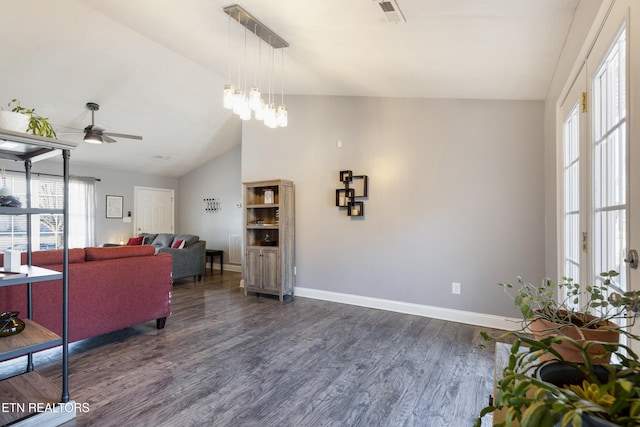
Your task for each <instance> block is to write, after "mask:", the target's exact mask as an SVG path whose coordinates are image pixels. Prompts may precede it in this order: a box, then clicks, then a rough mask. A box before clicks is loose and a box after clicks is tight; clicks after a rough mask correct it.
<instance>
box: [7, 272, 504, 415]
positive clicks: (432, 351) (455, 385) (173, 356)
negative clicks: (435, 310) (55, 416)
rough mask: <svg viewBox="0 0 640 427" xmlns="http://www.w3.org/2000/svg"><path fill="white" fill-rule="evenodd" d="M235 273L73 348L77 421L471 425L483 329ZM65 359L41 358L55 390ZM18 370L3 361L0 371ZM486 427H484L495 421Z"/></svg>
mask: <svg viewBox="0 0 640 427" xmlns="http://www.w3.org/2000/svg"><path fill="white" fill-rule="evenodd" d="M239 282H240V275H239V273H233V272H225V273H224V274H222V275H221V274H220V272H219V271H214V273H213V274H209V273H207V275H205V277H204V279H203V280H202V281H201V282H197V283H196V282H193V281H192V280H190V279H182V280H180V281H177V283H176V284H175V286H174V292H173V314H172V316H171V317H170V318H169V319H168V320H167V325H166V328H165V329H164V330H160V331H159V330H157V329H155V322H148V323H146V324H143V325H138V326H136V327H132V328H127V329H124V330H121V331H118V332H114V333H111V334H107V335H103V336H101V337H96V338H91V339H88V340H84V341H81V342H78V343H74V344H72V346H71V349H70V354H71V357H70V377H69V384H70V394H71V398H72V399H73V400H75V401H76V402H78V403H86V404H88V408H89V410H88V412H82V411H81V410H79V411H78V413H77V418H76V419H75V420H73V421H70V422H68V423H66V424H65V426H67V427H73V426H118V427H122V426H171V427H175V426H234V427H235V426H260V427H269V426H296V427H299V426H367V427H370V426H436V427H439V426H452V427H460V426H470V425H472V424H473V421H474V419H475V418H476V417H477V415H478V413H479V412H480V409H481V408H483V407H484V406H485V405H486V403H487V399H488V396H489V395H490V394H492V392H493V355H494V351H493V347H492V346H489V347H487V348H485V349H481V348H480V347H479V344H480V342H481V337H480V331H481V330H482V328H478V327H472V326H468V325H463V324H458V323H452V322H445V321H441V320H435V319H429V318H424V317H417V316H411V315H405V314H399V313H393V312H387V311H382V310H375V309H368V308H362V307H355V306H349V305H344V304H337V303H331V302H326V301H317V300H313V299H308V298H300V297H297V298H295V299H294V300H291V299H289V298H287V299H285V302H284V303H281V302H279V301H278V299H277V298H273V297H268V296H260V297H258V296H256V295H250V296H248V297H245V296H244V295H243V294H242V292H241V291H240V288H238V285H239ZM59 359H60V351H59V350H53V351H45V352H40V353H38V354H36V355H35V362H36V366H38V370H39V371H40V372H41V373H42V374H43V375H44V376H45V377H47V378H48V379H49V380H51V381H52V382H54V383H55V384H60V382H61V378H60V372H59V365H60V362H59ZM19 369H22V364H21V363H19V362H10V363H5V364H4V365H2V366H0V374H2V376H3V377H5V376H7V371H10V370H19ZM487 425H489V424H488V423H487Z"/></svg>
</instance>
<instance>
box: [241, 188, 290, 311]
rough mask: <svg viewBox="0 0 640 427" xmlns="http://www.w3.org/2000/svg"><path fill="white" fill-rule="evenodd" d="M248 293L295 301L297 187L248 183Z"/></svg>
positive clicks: (245, 285)
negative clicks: (286, 297)
mask: <svg viewBox="0 0 640 427" xmlns="http://www.w3.org/2000/svg"><path fill="white" fill-rule="evenodd" d="M244 207H245V209H244V247H245V254H244V255H245V259H244V267H243V276H244V277H243V279H244V293H245V295H247V293H248V292H255V293H262V294H270V295H278V297H279V298H280V301H283V300H284V296H285V295H291V296H292V297H293V288H294V281H295V277H294V231H295V214H294V185H293V182H291V181H286V180H270V181H258V182H245V183H244Z"/></svg>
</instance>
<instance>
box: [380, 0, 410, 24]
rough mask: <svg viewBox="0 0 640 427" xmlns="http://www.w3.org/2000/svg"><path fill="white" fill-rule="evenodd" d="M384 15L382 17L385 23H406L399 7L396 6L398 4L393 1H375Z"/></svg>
mask: <svg viewBox="0 0 640 427" xmlns="http://www.w3.org/2000/svg"><path fill="white" fill-rule="evenodd" d="M376 1H378V4H379V5H380V8H381V9H382V12H383V13H384V17H385V19H386V20H387V22H394V23H398V22H407V20H406V19H405V17H404V15H403V14H402V11H401V10H400V7H399V6H398V2H396V1H395V0H391V1H385V0H376Z"/></svg>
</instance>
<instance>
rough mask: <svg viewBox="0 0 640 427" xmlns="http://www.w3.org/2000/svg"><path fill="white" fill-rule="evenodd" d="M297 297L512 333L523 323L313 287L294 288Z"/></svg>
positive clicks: (500, 317)
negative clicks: (511, 331)
mask: <svg viewBox="0 0 640 427" xmlns="http://www.w3.org/2000/svg"><path fill="white" fill-rule="evenodd" d="M295 296H296V297H305V298H313V299H318V300H323V301H332V302H339V303H343V304H350V305H357V306H360V307H368V308H377V309H380V310H387V311H395V312H397V313H404V314H413V315H416V316H423V317H431V318H434V319H441V320H449V321H452V322H459V323H466V324H469V325H474V326H481V327H484V328H494V329H503V330H513V329H517V328H518V327H519V326H520V323H521V320H520V319H516V318H510V317H503V316H495V315H492V314H484V313H475V312H472V311H462V310H454V309H451V308H442V307H433V306H429V305H421V304H413V303H410V302H402V301H393V300H387V299H381V298H371V297H363V296H360V295H351V294H343V293H339V292H330V291H321V290H317V289H310V288H300V287H296V288H295Z"/></svg>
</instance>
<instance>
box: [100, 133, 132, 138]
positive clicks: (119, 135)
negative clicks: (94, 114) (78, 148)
mask: <svg viewBox="0 0 640 427" xmlns="http://www.w3.org/2000/svg"><path fill="white" fill-rule="evenodd" d="M102 135H109V136H117V137H119V138H129V139H142V137H141V136H138V135H127V134H124V133H113V132H102Z"/></svg>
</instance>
